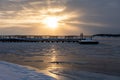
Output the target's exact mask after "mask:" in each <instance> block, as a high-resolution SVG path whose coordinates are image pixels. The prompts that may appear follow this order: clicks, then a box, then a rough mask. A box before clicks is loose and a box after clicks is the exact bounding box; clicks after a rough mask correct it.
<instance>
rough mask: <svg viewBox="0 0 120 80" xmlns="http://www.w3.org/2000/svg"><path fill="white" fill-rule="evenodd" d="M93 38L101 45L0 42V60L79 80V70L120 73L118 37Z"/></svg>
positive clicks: (60, 78) (63, 78)
mask: <svg viewBox="0 0 120 80" xmlns="http://www.w3.org/2000/svg"><path fill="white" fill-rule="evenodd" d="M95 39H96V40H98V41H100V44H98V45H81V44H78V43H24V42H23V43H2V42H0V60H4V61H8V62H12V63H17V64H20V65H24V66H31V67H35V68H37V69H39V70H40V71H42V72H45V73H46V74H48V75H50V76H52V77H55V78H56V79H57V80H79V79H80V74H81V71H83V72H84V71H86V72H92V73H101V74H107V75H114V76H120V38H95ZM84 77H85V76H84ZM88 78H91V77H88ZM90 80H98V79H97V78H96V79H93V78H91V79H90Z"/></svg>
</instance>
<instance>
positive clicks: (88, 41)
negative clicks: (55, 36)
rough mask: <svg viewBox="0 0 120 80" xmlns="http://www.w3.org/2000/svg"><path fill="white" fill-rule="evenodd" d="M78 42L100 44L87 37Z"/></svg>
mask: <svg viewBox="0 0 120 80" xmlns="http://www.w3.org/2000/svg"><path fill="white" fill-rule="evenodd" d="M78 43H80V44H99V42H98V41H96V40H92V39H89V40H87V39H85V40H80V41H78Z"/></svg>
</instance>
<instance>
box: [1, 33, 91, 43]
mask: <svg viewBox="0 0 120 80" xmlns="http://www.w3.org/2000/svg"><path fill="white" fill-rule="evenodd" d="M86 38H92V37H91V36H81V35H66V36H51V35H0V42H57V43H58V42H62V43H63V42H78V41H79V40H83V39H86Z"/></svg>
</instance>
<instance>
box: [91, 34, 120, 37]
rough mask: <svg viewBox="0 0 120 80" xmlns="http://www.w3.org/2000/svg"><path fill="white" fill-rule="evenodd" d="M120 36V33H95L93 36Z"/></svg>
mask: <svg viewBox="0 0 120 80" xmlns="http://www.w3.org/2000/svg"><path fill="white" fill-rule="evenodd" d="M96 36H99V37H120V34H95V35H93V37H96Z"/></svg>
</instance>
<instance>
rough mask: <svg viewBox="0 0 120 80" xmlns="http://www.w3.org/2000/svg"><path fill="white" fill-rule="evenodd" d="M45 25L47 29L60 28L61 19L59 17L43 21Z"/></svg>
mask: <svg viewBox="0 0 120 80" xmlns="http://www.w3.org/2000/svg"><path fill="white" fill-rule="evenodd" d="M43 23H44V24H45V25H47V27H49V28H52V29H55V28H57V27H58V24H59V19H58V18H57V17H47V18H45V19H44V20H43Z"/></svg>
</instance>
